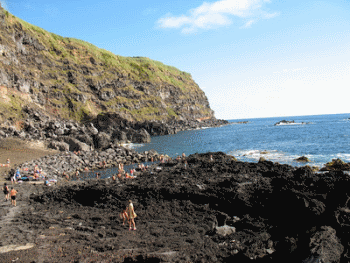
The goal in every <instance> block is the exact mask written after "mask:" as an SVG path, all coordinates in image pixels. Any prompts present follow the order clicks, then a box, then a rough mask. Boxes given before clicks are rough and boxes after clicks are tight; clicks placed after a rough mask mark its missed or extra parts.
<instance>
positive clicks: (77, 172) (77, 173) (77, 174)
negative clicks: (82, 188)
mask: <svg viewBox="0 0 350 263" xmlns="http://www.w3.org/2000/svg"><path fill="white" fill-rule="evenodd" d="M79 174H80V172H79V170H77V171H76V172H75V178H77V179H78V177H79Z"/></svg>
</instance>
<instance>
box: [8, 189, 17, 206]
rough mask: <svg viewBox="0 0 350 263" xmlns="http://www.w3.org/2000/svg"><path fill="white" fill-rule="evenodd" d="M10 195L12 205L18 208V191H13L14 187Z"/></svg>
mask: <svg viewBox="0 0 350 263" xmlns="http://www.w3.org/2000/svg"><path fill="white" fill-rule="evenodd" d="M10 195H11V204H12V205H13V206H16V205H17V204H16V195H17V191H16V190H15V189H13V187H11V192H10Z"/></svg>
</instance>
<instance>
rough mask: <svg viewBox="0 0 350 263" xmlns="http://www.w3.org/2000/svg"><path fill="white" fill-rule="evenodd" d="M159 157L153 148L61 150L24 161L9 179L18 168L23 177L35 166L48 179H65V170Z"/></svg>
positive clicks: (128, 163)
mask: <svg viewBox="0 0 350 263" xmlns="http://www.w3.org/2000/svg"><path fill="white" fill-rule="evenodd" d="M159 157H160V154H158V153H157V152H156V151H153V150H151V151H146V152H143V153H138V152H136V151H135V150H133V149H130V148H128V147H123V146H119V147H116V148H109V149H107V150H104V151H79V152H61V153H58V154H52V155H48V156H44V157H41V158H39V159H36V160H32V161H30V162H25V163H22V164H20V165H18V166H17V167H15V168H13V169H11V170H10V171H9V173H8V176H7V179H10V177H11V176H13V174H14V173H15V172H16V170H17V169H19V171H20V173H21V176H22V177H23V176H25V177H28V176H33V171H34V168H35V166H37V167H38V168H39V169H42V174H43V175H45V177H46V178H47V179H56V180H60V179H65V178H63V172H65V173H66V174H67V175H68V176H70V177H72V176H73V175H74V174H75V172H76V171H79V172H88V171H94V170H98V169H105V168H110V167H117V166H118V164H123V165H130V164H135V163H144V162H150V161H151V160H153V161H158V160H159Z"/></svg>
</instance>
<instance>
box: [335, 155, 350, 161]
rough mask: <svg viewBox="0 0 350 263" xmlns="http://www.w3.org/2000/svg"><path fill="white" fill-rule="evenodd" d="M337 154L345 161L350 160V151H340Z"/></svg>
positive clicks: (337, 156)
mask: <svg viewBox="0 0 350 263" xmlns="http://www.w3.org/2000/svg"><path fill="white" fill-rule="evenodd" d="M335 156H336V158H339V159H341V160H343V161H350V154H349V153H338V154H336V155H335Z"/></svg>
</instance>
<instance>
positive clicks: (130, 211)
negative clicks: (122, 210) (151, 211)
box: [127, 200, 137, 230]
mask: <svg viewBox="0 0 350 263" xmlns="http://www.w3.org/2000/svg"><path fill="white" fill-rule="evenodd" d="M127 213H128V218H129V230H131V229H132V228H131V225H133V227H134V230H136V226H135V220H134V219H135V218H136V217H137V215H136V213H135V211H134V205H133V204H132V201H131V200H129V206H128V211H127Z"/></svg>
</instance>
